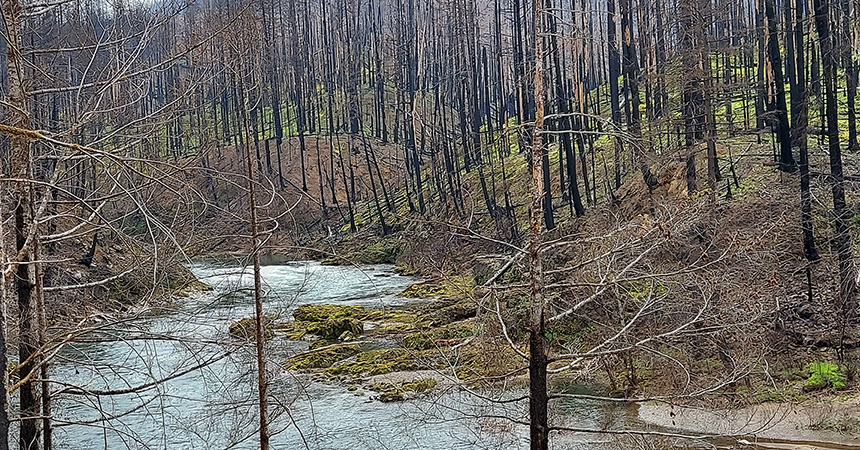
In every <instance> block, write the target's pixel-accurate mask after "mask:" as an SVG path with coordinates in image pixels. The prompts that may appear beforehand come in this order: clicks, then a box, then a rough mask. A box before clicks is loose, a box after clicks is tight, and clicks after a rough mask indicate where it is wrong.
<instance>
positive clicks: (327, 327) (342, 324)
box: [307, 317, 364, 341]
mask: <svg viewBox="0 0 860 450" xmlns="http://www.w3.org/2000/svg"><path fill="white" fill-rule="evenodd" d="M362 331H364V322H362V321H360V320H358V319H354V318H352V317H335V318H333V319H329V320H326V321H324V322H310V323H308V326H307V332H308V333H311V334H315V335H317V336H319V337H321V338H323V339H338V340H341V341H347V340H350V339H354V338H355V337H357V336H358V335H360V334H361V333H362Z"/></svg>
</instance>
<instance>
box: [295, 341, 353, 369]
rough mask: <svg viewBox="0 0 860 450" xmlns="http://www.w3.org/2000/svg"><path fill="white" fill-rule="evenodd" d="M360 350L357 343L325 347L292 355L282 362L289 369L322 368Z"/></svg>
mask: <svg viewBox="0 0 860 450" xmlns="http://www.w3.org/2000/svg"><path fill="white" fill-rule="evenodd" d="M360 351H361V350H360V349H359V348H358V344H350V345H338V346H334V347H325V348H321V349H317V350H311V351H309V352H307V353H302V354H300V355H297V356H293V357H292V358H290V359H288V360H287V361H286V363H284V366H285V367H286V368H287V369H290V370H308V369H322V368H326V367H330V366H331V365H332V364H334V363H336V362H338V361H342V360H344V359H346V358H349V357H352V356H354V355H356V354H357V353H358V352H360Z"/></svg>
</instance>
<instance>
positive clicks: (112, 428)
mask: <svg viewBox="0 0 860 450" xmlns="http://www.w3.org/2000/svg"><path fill="white" fill-rule="evenodd" d="M190 269H191V271H192V272H193V273H194V274H195V275H196V276H197V277H198V278H199V279H200V280H201V281H203V282H205V283H207V284H209V285H210V286H212V287H213V289H212V290H211V291H205V292H199V293H196V294H194V295H192V296H190V297H188V298H183V299H179V300H178V301H177V302H176V303H175V306H174V307H173V308H171V309H168V310H163V311H159V312H158V313H152V314H149V315H144V314H141V315H138V316H137V317H134V318H133V320H127V321H125V322H123V323H120V324H117V325H114V326H111V327H108V328H106V329H105V330H102V331H100V332H98V333H93V334H90V335H88V336H87V339H88V340H89V341H90V342H80V343H74V344H70V345H69V346H67V348H66V349H65V351H64V352H63V353H62V354H61V355H60V357H61V358H60V360H59V361H58V362H57V363H55V364H54V365H53V366H52V372H51V375H52V378H53V379H54V380H56V381H57V382H58V384H59V385H58V387H55V388H54V390H55V391H58V390H61V389H62V386H80V387H82V388H84V389H86V390H88V391H91V392H93V391H120V392H102V393H101V394H103V395H79V394H74V395H73V394H61V395H59V396H58V399H57V400H56V401H55V407H54V410H55V414H54V418H55V421H54V423H55V426H56V427H57V428H56V432H55V435H56V441H57V447H58V448H82V449H83V448H86V449H97V448H107V449H122V448H132V449H180V448H195V449H204V448H212V449H223V448H255V447H256V446H257V445H258V444H257V440H256V432H255V429H256V428H255V425H256V423H257V417H256V414H255V413H256V406H255V397H256V386H255V383H256V377H255V376H254V370H255V362H254V353H253V351H254V350H253V345H248V344H247V343H242V342H240V341H239V340H237V339H234V338H231V337H230V336H229V335H228V334H227V328H228V325H229V324H230V323H231V322H233V321H235V320H238V319H240V318H243V317H248V316H250V315H252V314H253V303H252V297H251V295H250V294H251V293H250V287H251V286H253V283H252V277H251V274H250V270H245V271H243V270H242V269H240V268H237V267H235V266H234V267H230V266H224V265H222V264H215V263H212V262H205V263H196V264H193V265H191V266H190ZM262 277H263V281H264V289H265V292H266V294H265V302H264V309H265V311H266V312H267V313H270V314H275V315H277V316H279V317H281V318H287V317H289V316H290V313H291V312H292V310H293V309H294V308H295V307H296V306H297V305H300V304H303V303H335V304H352V305H364V306H368V307H375V308H380V307H389V306H398V305H402V304H404V303H405V302H406V301H408V300H407V299H404V298H400V297H398V296H397V293H398V292H400V291H401V290H402V289H403V288H404V287H405V286H407V285H408V284H410V283H412V282H414V281H416V279H414V278H411V277H405V276H400V275H398V274H396V273H395V272H394V271H393V267H391V266H360V267H359V266H337V267H335V266H323V265H320V264H319V263H316V262H297V263H280V264H273V265H266V266H263V268H262ZM306 348H307V343H305V342H291V341H287V340H285V339H282V338H275V339H273V340H271V341H269V342H268V355H269V358H270V361H269V364H268V367H269V377H270V378H271V380H272V381H271V388H270V390H271V399H270V404H271V405H272V408H271V409H272V415H273V417H272V424H271V429H272V432H273V438H272V447H273V448H284V449H293V448H306V447H307V448H311V449H362V448H368V449H371V448H372V449H385V448H391V449H440V450H441V449H458V448H462V449H466V448H469V449H472V448H488V449H489V448H506V449H508V448H510V449H517V448H526V447H527V439H526V434H525V430H524V429H523V428H522V427H516V426H511V425H510V424H509V423H506V422H505V421H494V420H489V419H486V417H487V416H501V415H511V414H513V415H519V416H520V417H521V416H522V413H523V412H522V411H521V410H518V409H519V408H518V407H515V406H510V405H508V406H498V405H494V404H492V403H490V402H486V401H484V400H481V399H479V398H477V397H474V396H471V395H468V394H466V393H464V392H462V391H461V390H458V389H454V388H445V387H443V388H441V389H439V390H438V391H437V392H436V393H434V394H432V395H430V396H428V397H427V398H425V399H418V400H412V401H406V402H402V403H380V402H377V401H372V400H370V399H369V394H366V393H363V392H359V393H354V392H350V391H348V390H347V389H346V388H345V387H344V386H342V385H334V384H330V383H325V382H321V381H315V380H314V379H313V378H312V377H310V376H307V375H300V374H295V373H290V372H288V371H285V370H282V369H281V363H282V362H283V361H284V360H285V359H286V358H287V357H288V356H289V355H291V354H294V353H295V352H297V351H301V350H304V349H306ZM225 355H226V356H225ZM210 361H212V362H210ZM195 366H203V367H201V368H200V369H199V370H193V371H190V372H189V373H185V374H182V372H183V371H187V370H188V368H190V367H195ZM176 374H181V375H180V376H176ZM170 377H173V378H170ZM163 378H170V379H169V380H167V381H164V382H160V383H155V381H157V380H161V379H163ZM142 386H143V387H144V388H143V389H141V387H142ZM123 390H126V391H130V392H123Z"/></svg>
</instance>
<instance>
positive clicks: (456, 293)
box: [400, 276, 475, 299]
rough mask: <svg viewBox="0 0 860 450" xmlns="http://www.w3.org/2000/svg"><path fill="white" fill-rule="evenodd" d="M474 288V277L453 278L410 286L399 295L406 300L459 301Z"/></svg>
mask: <svg viewBox="0 0 860 450" xmlns="http://www.w3.org/2000/svg"><path fill="white" fill-rule="evenodd" d="M474 288H475V278H474V277H471V276H453V277H446V278H441V279H438V280H430V281H422V282H419V283H414V284H411V285H409V286H408V287H407V288H406V289H404V290H403V291H402V292H401V293H400V296H401V297H408V298H430V297H442V298H446V299H460V298H465V297H468V295H469V294H470V293H471V292H472V290H473V289H474Z"/></svg>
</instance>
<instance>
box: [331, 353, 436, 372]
mask: <svg viewBox="0 0 860 450" xmlns="http://www.w3.org/2000/svg"><path fill="white" fill-rule="evenodd" d="M442 367H444V362H443V361H441V360H440V355H439V353H438V352H435V351H433V350H430V351H415V350H408V349H405V348H388V349H379V350H369V351H366V352H361V353H359V354H358V355H357V356H356V357H355V359H354V360H350V361H345V362H344V363H343V364H338V365H335V366H332V367H329V368H328V369H326V370H325V373H326V374H327V375H330V376H338V375H349V376H353V377H357V376H363V375H381V374H384V373H389V372H400V371H405V370H419V369H439V368H442Z"/></svg>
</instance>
